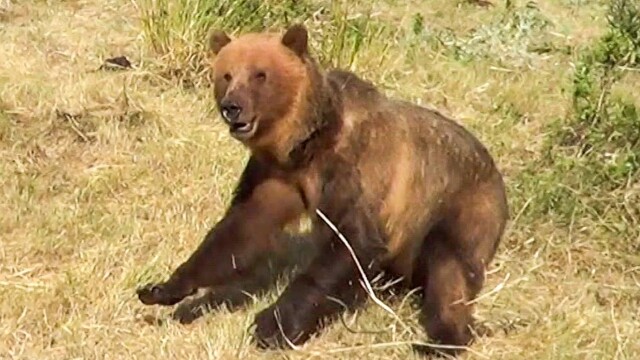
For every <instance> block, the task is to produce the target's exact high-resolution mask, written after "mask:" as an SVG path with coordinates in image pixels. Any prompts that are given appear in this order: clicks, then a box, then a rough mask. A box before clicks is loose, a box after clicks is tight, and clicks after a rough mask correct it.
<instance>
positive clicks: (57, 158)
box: [0, 0, 640, 359]
mask: <svg viewBox="0 0 640 360" xmlns="http://www.w3.org/2000/svg"><path fill="white" fill-rule="evenodd" d="M493 2H494V5H495V6H492V7H487V8H484V7H478V6H475V5H473V4H472V3H473V2H471V1H465V0H460V1H449V0H431V1H418V0H409V1H395V0H385V1H378V2H367V1H364V0H363V1H359V0H354V1H344V0H341V1H338V0H336V1H315V0H314V1H312V0H306V1H292V0H286V1H252V0H241V1H233V2H232V1H225V0H208V1H203V0H173V1H168V0H155V1H154V0H135V1H126V0H107V1H94V0H85V1H77V0H74V1H43V0H25V1H6V0H5V1H4V2H3V1H1V0H0V36H1V37H2V39H3V41H2V42H0V54H3V61H2V62H0V185H1V186H2V192H1V193H0V338H2V339H3V341H2V343H1V344H0V358H2V359H5V358H7V359H71V358H98V359H106V358H145V359H146V358H160V357H162V358H180V359H191V358H193V359H196V358H198V359H202V358H221V359H227V358H296V359H297V358H310V357H313V358H327V359H333V358H336V357H339V358H346V359H356V358H363V357H367V358H374V359H375V358H380V359H383V358H384V359H387V358H402V359H404V358H412V357H414V354H412V352H411V349H410V346H409V345H408V343H409V342H412V341H427V340H428V339H427V338H426V335H425V333H424V330H422V329H421V328H420V326H419V325H418V323H417V315H418V312H419V309H418V308H417V307H415V306H414V304H413V303H414V301H413V300H412V298H410V297H409V298H407V299H403V298H402V297H399V298H396V299H387V301H388V302H389V304H390V305H391V307H392V308H393V309H394V310H395V311H396V312H397V313H398V314H399V315H400V316H401V317H402V318H403V320H404V321H406V322H408V324H409V325H410V327H411V330H410V331H408V332H405V331H403V328H402V327H401V326H400V325H399V324H397V323H396V322H395V321H394V320H393V319H392V318H391V317H389V316H388V314H386V313H385V312H384V311H382V310H381V309H379V308H378V307H376V306H375V304H373V303H371V304H369V306H367V307H366V309H364V310H361V311H358V312H357V313H355V314H349V315H348V316H346V319H345V322H346V323H347V324H348V325H349V328H350V329H352V330H353V329H355V330H356V333H353V332H351V331H349V330H348V329H346V328H345V326H344V325H343V324H341V323H340V322H337V323H335V324H333V325H332V326H331V327H330V328H329V329H328V330H327V331H326V332H324V333H323V334H322V335H321V336H320V337H318V338H316V339H313V340H312V341H310V342H309V343H308V344H307V345H305V346H304V347H303V348H302V349H301V350H297V351H290V352H287V353H277V352H269V353H264V352H260V351H258V350H256V349H255V348H254V347H253V346H251V345H250V343H249V337H248V335H249V333H248V332H247V331H246V330H247V327H248V325H249V323H250V322H251V320H252V319H253V316H254V315H255V313H256V312H257V311H259V310H260V309H262V308H264V307H265V306H267V305H268V304H269V303H270V302H272V301H273V300H275V299H276V297H277V294H278V292H279V291H281V290H282V289H283V288H284V286H285V285H286V282H284V281H279V282H278V286H277V288H276V289H275V290H274V291H272V292H270V293H268V294H267V295H264V296H261V297H257V298H256V299H255V300H254V301H252V302H251V303H250V304H249V305H248V306H247V307H246V308H242V309H240V310H238V311H233V312H232V311H229V310H228V309H224V308H223V309H220V310H216V311H214V312H211V313H209V314H207V315H206V316H204V317H203V318H201V319H199V320H197V321H196V322H194V323H193V324H191V325H180V324H178V323H177V322H176V321H173V320H171V314H172V309H169V308H157V307H145V306H143V305H141V304H140V303H139V302H138V300H137V299H136V297H135V292H134V290H135V288H136V287H137V286H138V285H140V284H142V283H145V282H147V281H153V280H160V279H163V278H164V277H165V276H166V275H167V274H168V273H169V272H170V271H171V270H172V269H173V268H174V267H175V266H177V265H178V264H179V263H180V262H182V261H183V260H184V259H185V258H186V257H187V256H188V255H189V254H190V253H191V252H192V251H193V250H194V249H195V247H196V246H197V245H198V243H199V242H200V240H201V238H202V237H203V236H204V234H205V233H206V231H207V230H208V228H209V227H210V226H212V225H213V224H214V223H215V221H217V220H219V218H220V217H221V216H222V214H223V211H224V209H225V207H226V206H227V204H228V202H229V200H230V194H231V191H232V189H233V186H234V184H235V181H236V179H237V177H238V175H239V173H240V171H241V169H242V167H243V165H244V162H245V161H246V159H247V155H248V154H247V152H246V150H244V149H243V148H241V147H240V145H239V144H238V143H237V142H235V141H234V140H232V139H231V138H230V137H229V136H228V134H227V132H226V131H225V129H224V127H223V126H222V123H221V121H220V120H219V119H218V116H217V114H216V112H215V111H214V104H213V97H212V89H211V86H210V83H209V79H208V68H207V63H208V60H209V59H208V56H209V55H208V54H207V53H206V52H205V45H204V44H206V40H207V39H206V35H207V33H208V31H209V30H210V29H211V28H212V27H215V28H219V29H223V30H226V31H228V32H229V33H231V34H238V33H240V32H244V31H260V30H264V29H269V30H272V31H282V30H283V28H284V27H285V26H286V25H288V24H291V23H293V22H303V23H304V24H305V25H306V26H307V27H308V28H309V29H310V35H311V46H312V50H313V52H314V54H316V56H318V58H319V59H320V61H321V63H322V64H323V65H324V66H327V67H328V66H340V67H345V68H348V69H351V70H353V71H356V72H357V73H358V74H360V75H362V76H363V77H365V78H367V79H369V80H371V81H373V82H375V83H376V84H377V85H379V86H380V88H381V89H382V90H383V91H385V92H386V93H387V94H389V95H390V96H394V97H399V98H404V99H407V100H411V101H414V102H416V103H420V104H424V105H428V106H433V107H436V108H438V109H440V110H442V111H443V112H445V113H447V114H449V115H451V116H453V117H455V118H457V119H459V121H460V122H461V123H462V124H464V125H465V126H466V127H468V128H469V129H471V130H472V131H473V132H474V133H475V134H476V135H477V136H478V137H479V138H480V139H481V140H482V141H483V142H484V143H485V144H487V146H488V148H489V149H490V151H491V153H492V154H494V156H495V158H496V161H497V163H498V165H499V166H500V168H501V169H502V171H503V173H504V175H505V179H506V182H507V186H508V191H509V201H510V203H511V209H512V214H511V222H510V224H509V227H508V230H507V234H506V236H505V238H504V241H503V243H502V244H501V246H500V249H499V253H498V255H497V258H496V260H495V262H494V263H493V264H492V267H491V269H490V274H489V275H488V282H487V285H486V286H485V288H484V290H483V293H482V295H481V298H480V300H479V301H478V304H477V309H476V316H477V318H478V319H479V321H480V322H481V323H482V324H483V325H484V326H486V327H487V328H488V329H489V330H491V331H492V334H491V335H489V336H484V337H481V338H479V339H478V340H477V342H476V343H475V344H474V345H473V346H472V348H471V349H472V351H470V352H468V353H467V354H465V355H464V356H463V358H469V359H487V358H490V359H520V358H525V359H635V358H637V357H638V356H639V355H640V344H639V343H638V342H637V341H636V339H635V335H636V333H637V329H639V328H640V317H639V315H638V311H637V309H638V307H639V305H640V286H639V284H640V255H639V254H640V230H639V229H640V226H639V225H640V212H639V211H640V210H639V209H640V206H638V204H639V203H640V180H639V179H640V170H639V169H640V150H639V146H640V144H639V141H638V138H639V137H640V120H639V118H638V116H639V114H640V113H639V107H640V95H639V93H638V92H637V87H638V86H637V84H638V83H640V63H639V62H640V44H639V41H640V37H639V33H638V31H639V25H638V21H639V20H638V15H637V14H638V6H637V2H632V1H630V0H627V1H623V0H614V1H612V2H609V1H595V0H594V1H573V0H545V1H542V0H541V1H537V2H527V1H520V0H518V1H496V0H494V1H493ZM611 5H613V6H611ZM117 55H126V56H127V57H128V58H129V59H130V60H132V62H133V63H134V68H133V69H131V70H126V71H96V69H98V68H99V66H100V65H101V64H102V62H103V61H104V59H106V58H108V57H112V56H117ZM292 247H293V244H292ZM405 300H406V301H405ZM157 322H159V323H160V324H159V325H158V324H156V323H157ZM367 330H377V331H380V332H378V333H375V334H371V333H367V332H366V331H367Z"/></svg>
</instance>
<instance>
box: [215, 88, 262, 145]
mask: <svg viewBox="0 0 640 360" xmlns="http://www.w3.org/2000/svg"><path fill="white" fill-rule="evenodd" d="M219 107H220V115H222V119H224V122H225V123H226V124H227V125H228V126H229V132H230V133H231V135H232V136H233V137H235V138H236V139H238V140H246V139H249V138H250V137H252V136H253V135H254V134H255V131H256V129H257V117H256V116H255V115H253V114H251V111H248V110H247V109H246V107H244V106H242V105H241V103H240V102H239V101H234V100H232V99H228V98H227V99H224V100H222V101H221V102H220V105H219Z"/></svg>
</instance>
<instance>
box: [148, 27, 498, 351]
mask: <svg viewBox="0 0 640 360" xmlns="http://www.w3.org/2000/svg"><path fill="white" fill-rule="evenodd" d="M210 45H211V48H212V50H213V52H214V53H215V54H217V56H216V57H215V61H214V63H213V68H214V74H215V80H214V81H215V96H216V101H217V104H218V107H219V109H220V111H221V113H222V117H223V118H224V119H225V121H226V122H227V124H228V125H229V128H230V132H231V134H232V135H233V136H234V137H235V138H236V139H238V140H239V141H241V142H242V143H243V144H244V145H245V146H247V147H248V148H249V149H250V150H251V152H252V156H251V158H250V160H249V162H248V164H247V166H246V168H245V170H244V172H243V174H242V176H241V178H240V181H239V184H238V186H237V189H236V192H235V195H234V198H233V201H232V203H231V206H230V207H229V209H228V211H227V213H226V214H225V217H224V218H223V219H222V220H221V221H220V222H219V223H218V224H217V225H216V226H215V227H214V228H213V229H212V230H211V231H210V232H209V233H208V234H207V236H206V238H205V240H204V241H203V243H202V244H201V245H200V247H199V248H198V249H197V250H196V251H195V253H194V254H193V255H192V256H191V257H190V258H189V259H188V260H187V261H186V262H184V263H183V264H182V265H181V266H180V267H178V269H177V270H176V271H175V272H174V273H173V274H172V275H171V277H170V278H169V280H168V281H166V282H163V283H160V284H155V285H153V284H150V285H147V286H145V287H143V288H141V289H139V290H138V295H139V298H140V300H141V301H142V302H143V303H145V304H162V305H172V304H175V303H177V302H179V301H181V300H182V299H183V298H185V297H186V296H188V295H190V294H192V293H194V292H195V291H196V289H198V288H200V287H213V286H219V285H226V284H233V283H234V282H236V281H240V280H242V279H243V278H245V277H246V276H247V274H249V273H250V272H251V270H252V268H253V266H254V264H255V263H256V261H258V259H260V258H261V256H262V255H264V254H268V253H269V252H270V251H271V250H270V249H272V248H274V247H277V246H278V244H277V243H274V240H273V239H274V235H275V234H277V233H278V232H279V231H281V230H282V229H283V227H284V226H286V225H287V224H289V223H292V222H294V221H296V220H297V219H299V218H300V217H301V216H303V215H304V214H305V213H306V214H308V215H309V216H311V217H312V218H313V219H314V227H313V232H312V239H313V241H316V242H318V243H319V244H322V247H323V250H321V253H320V254H319V255H318V256H317V258H315V260H314V261H312V262H311V264H310V265H309V267H308V268H307V269H306V270H305V271H303V272H302V273H301V274H299V275H298V276H297V277H296V278H295V279H293V281H292V282H291V283H290V284H289V286H288V287H287V289H286V290H285V291H284V293H283V294H282V295H281V296H280V298H279V299H278V301H277V302H276V303H275V304H273V305H272V306H271V307H269V308H267V309H265V310H263V311H262V312H261V313H260V314H258V315H257V317H256V321H255V323H256V326H257V328H256V334H255V335H256V339H257V340H258V342H259V344H260V345H262V346H283V345H285V344H286V342H285V341H283V340H284V338H283V336H286V337H287V338H288V339H289V340H290V341H291V342H292V343H294V344H301V343H303V342H305V341H306V340H307V339H308V338H309V337H310V336H311V335H312V334H314V333H315V332H316V331H317V330H318V329H319V327H320V324H321V320H323V319H328V318H332V317H333V316H335V315H336V314H338V313H339V312H340V311H342V310H343V306H342V305H340V304H338V303H336V302H335V301H334V300H331V299H329V298H328V297H329V296H332V297H335V298H338V299H340V300H341V301H342V302H343V303H344V304H347V305H348V306H355V305H357V304H361V303H362V301H363V300H364V299H365V298H366V294H365V293H364V291H363V289H362V288H361V286H360V285H359V282H358V281H357V279H358V272H357V269H356V267H355V264H354V262H353V259H352V258H351V256H350V255H349V253H348V251H347V249H346V248H345V246H344V245H343V244H341V243H340V242H339V240H338V239H337V237H336V236H335V234H334V233H333V232H332V231H331V230H330V229H329V228H328V227H327V226H326V224H324V223H323V222H322V221H321V220H320V219H319V218H317V217H316V216H315V209H317V208H319V209H320V210H322V211H323V212H324V213H325V214H326V215H327V216H328V217H329V218H330V219H331V220H332V221H333V222H334V223H335V224H336V225H337V226H338V228H339V229H340V231H341V232H342V233H343V234H344V235H345V236H346V237H347V239H349V241H350V243H351V245H352V246H353V248H354V249H355V251H356V253H357V256H358V258H359V260H360V262H361V263H362V264H363V266H365V268H366V270H367V272H368V275H369V276H371V277H373V276H374V275H376V273H377V272H379V271H381V270H385V271H387V272H391V273H393V274H395V275H398V276H402V277H404V279H405V284H406V285H408V286H415V285H418V286H422V287H423V289H424V305H423V307H424V315H425V326H426V329H427V333H428V335H429V336H430V337H431V338H433V339H434V340H437V341H440V342H441V343H444V344H449V345H466V344H468V343H469V342H470V340H471V332H470V330H469V326H470V325H471V324H472V322H473V319H472V316H471V305H467V304H466V302H468V301H469V300H472V299H473V298H474V297H475V296H476V295H477V294H478V292H479V291H480V289H481V288H482V286H483V282H484V273H485V268H486V266H487V265H488V263H489V262H490V261H491V260H492V258H493V256H494V254H495V252H496V247H497V246H498V243H499V241H500V238H501V237H502V233H503V231H504V228H505V223H506V221H507V217H508V214H507V213H508V209H507V201H506V197H505V189H504V184H503V180H502V177H501V175H500V173H499V172H498V170H497V169H496V166H495V165H494V162H493V160H492V158H491V156H490V155H489V153H488V152H487V150H486V149H485V147H484V146H483V145H482V144H481V143H480V142H479V141H478V140H477V139H476V138H475V137H474V136H473V135H471V134H470V133H469V132H467V131H466V130H465V129H464V128H463V127H461V126H460V125H458V124H456V123H455V122H454V121H453V120H450V119H448V118H446V117H445V116H443V115H441V114H440V113H438V112H436V111H433V110H429V109H426V108H422V107H419V106H416V105H413V104H410V103H407V102H403V101H398V100H393V99H389V98H387V97H385V96H384V95H383V94H382V93H380V92H378V90H377V89H376V88H375V87H374V86H373V85H372V84H370V83H368V82H365V81H363V80H361V79H360V78H358V77H357V76H356V75H354V74H352V73H350V72H345V71H340V70H333V71H329V72H328V73H323V72H322V71H321V69H320V68H319V66H318V65H317V64H316V63H315V61H314V60H313V59H312V57H311V56H310V55H309V53H308V49H307V32H306V30H305V29H304V27H302V26H299V25H294V26H292V27H290V28H289V29H288V30H287V31H286V33H285V34H284V36H282V37H281V36H278V35H273V34H264V33H259V34H246V35H243V36H241V37H239V38H237V39H235V40H233V41H232V40H231V39H230V38H229V37H228V36H227V35H226V34H224V33H222V32H215V33H214V34H213V35H212V36H211V43H210ZM276 318H278V319H279V321H280V323H281V326H282V330H283V331H282V332H281V331H280V330H279V327H278V323H277V320H276Z"/></svg>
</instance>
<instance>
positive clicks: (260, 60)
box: [209, 25, 311, 148]
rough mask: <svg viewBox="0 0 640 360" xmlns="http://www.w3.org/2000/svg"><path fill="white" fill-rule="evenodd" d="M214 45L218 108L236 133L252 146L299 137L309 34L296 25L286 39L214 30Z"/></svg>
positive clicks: (307, 78)
mask: <svg viewBox="0 0 640 360" xmlns="http://www.w3.org/2000/svg"><path fill="white" fill-rule="evenodd" d="M209 46H210V48H211V51H212V52H213V53H214V54H215V55H216V56H215V59H214V61H213V82H214V93H215V100H216V105H217V107H218V110H219V112H220V114H221V116H222V118H223V120H224V121H225V123H226V124H227V126H228V127H229V131H230V133H231V135H232V136H233V137H234V138H236V139H237V140H239V141H241V142H243V143H244V144H246V145H248V146H249V147H251V148H256V147H261V146H270V144H277V143H279V144H282V143H284V142H287V141H289V140H287V139H288V138H289V137H292V136H295V133H296V126H300V125H301V124H300V123H299V122H300V121H301V120H300V117H301V116H300V115H301V113H300V111H301V109H300V108H301V107H304V105H303V103H304V99H305V97H307V96H308V94H307V93H308V89H309V84H310V77H311V75H310V73H309V72H310V69H309V66H308V64H309V61H308V48H307V30H306V29H305V28H304V27H303V26H302V25H293V26H291V27H289V28H288V29H287V30H286V32H285V33H284V35H276V34H270V33H248V34H244V35H241V36H239V37H237V38H235V39H231V38H230V37H229V36H228V35H227V34H225V33H224V32H222V31H213V32H212V33H211V35H210V38H209ZM278 146H279V145H278Z"/></svg>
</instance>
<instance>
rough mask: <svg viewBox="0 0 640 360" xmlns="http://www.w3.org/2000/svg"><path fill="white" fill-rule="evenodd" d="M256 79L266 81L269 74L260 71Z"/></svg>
mask: <svg viewBox="0 0 640 360" xmlns="http://www.w3.org/2000/svg"><path fill="white" fill-rule="evenodd" d="M256 79H257V80H259V81H265V80H266V79H267V74H266V73H265V72H264V71H258V72H257V73H256Z"/></svg>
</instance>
